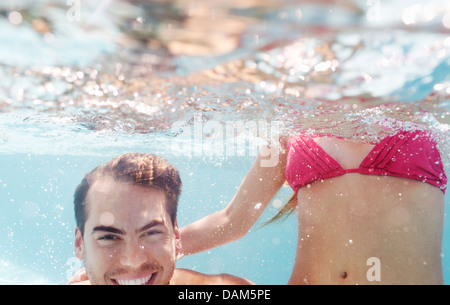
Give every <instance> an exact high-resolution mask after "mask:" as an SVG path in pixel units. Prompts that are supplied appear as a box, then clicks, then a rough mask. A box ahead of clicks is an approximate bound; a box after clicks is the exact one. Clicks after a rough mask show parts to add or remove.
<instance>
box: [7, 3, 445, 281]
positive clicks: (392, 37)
mask: <svg viewBox="0 0 450 305" xmlns="http://www.w3.org/2000/svg"><path fill="white" fill-rule="evenodd" d="M223 2H224V1H207V2H205V1H189V2H187V1H181V0H180V1H167V2H159V1H143V0H142V1H95V2H94V1H83V0H80V1H72V2H70V4H68V3H69V2H67V1H62V0H61V1H43V0H42V1H6V2H4V3H2V4H0V27H1V29H2V30H1V31H0V79H1V81H0V204H1V207H2V211H3V212H2V213H1V214H0V228H1V229H0V284H64V283H66V282H67V280H68V279H69V278H70V277H71V276H72V275H73V274H74V272H75V271H76V270H78V269H79V268H80V267H81V266H82V265H81V262H80V261H78V260H77V259H76V258H75V257H74V254H73V240H74V227H75V221H74V216H73V193H74V190H75V187H76V186H77V185H78V183H79V182H80V181H81V179H82V178H83V176H84V174H85V173H87V172H89V171H90V170H92V169H93V168H94V167H96V166H97V165H99V164H101V163H104V162H106V161H108V160H109V159H111V158H112V157H114V156H116V155H117V154H120V153H124V152H128V151H139V152H148V153H154V154H158V155H161V156H163V157H165V158H166V159H168V160H169V161H170V162H171V163H172V164H173V165H175V166H176V167H177V168H178V169H179V170H180V174H181V178H182V180H183V193H182V196H181V198H180V203H179V217H178V222H179V225H180V226H183V225H186V224H189V223H191V222H193V221H195V220H197V219H199V218H201V217H203V216H205V215H208V214H210V213H212V212H214V211H217V210H219V209H221V208H223V207H225V206H226V204H227V203H228V202H229V201H230V200H231V198H232V197H233V195H234V193H235V191H236V189H237V187H238V186H239V183H240V181H241V180H242V179H243V177H244V176H245V174H246V173H247V171H248V169H249V168H250V167H251V165H252V162H253V160H254V158H255V154H256V148H257V145H258V144H260V143H264V141H265V140H266V139H267V138H270V137H276V136H277V135H278V134H279V133H293V132H296V133H298V132H301V133H305V134H319V133H327V134H334V135H339V136H343V137H348V138H351V139H352V140H355V141H362V142H365V141H377V140H379V139H380V138H383V137H384V136H385V135H386V134H388V133H389V131H391V130H393V129H395V128H398V127H411V126H414V128H427V129H430V130H431V131H432V132H433V134H434V136H435V138H436V139H437V141H438V144H439V148H440V150H441V154H442V158H443V162H444V166H445V168H446V172H447V175H448V169H449V167H450V156H449V152H450V141H449V140H450V132H449V126H450V125H449V124H450V117H449V113H450V98H449V96H450V73H449V72H450V35H449V33H450V6H449V5H448V3H446V1H437V0H436V1H416V2H414V3H412V2H411V1H400V0H397V1H388V3H387V1H376V0H374V1H357V0H355V1H350V0H348V1H339V2H337V4H336V3H334V2H333V1H325V0H324V1H288V0H284V1H279V0H277V1H275V0H274V1H245V0H240V1H226V3H223ZM291 192H292V191H291V190H290V189H289V187H287V186H286V187H283V188H282V190H281V191H280V193H279V194H278V195H277V196H276V198H275V199H274V200H273V201H272V202H271V204H270V206H269V208H268V209H267V210H266V211H265V212H264V214H263V216H262V219H260V220H259V221H258V223H257V224H256V225H255V227H254V228H252V229H251V231H250V233H249V234H247V235H246V236H245V237H244V238H243V239H241V240H239V241H237V242H234V243H231V244H228V245H225V246H222V247H219V248H217V249H213V250H210V251H206V252H203V253H199V254H196V255H193V256H188V257H184V258H182V259H181V260H180V261H179V262H178V264H177V266H178V267H184V268H189V269H193V270H197V271H200V272H205V273H230V274H234V275H238V276H242V277H245V278H248V279H250V280H252V281H254V282H255V283H257V284H285V283H287V281H288V279H289V276H290V273H291V269H292V266H293V261H294V256H295V250H296V243H297V232H296V230H297V221H296V217H295V216H292V217H290V218H288V219H286V220H285V221H283V222H279V223H275V224H271V225H269V226H263V223H264V221H265V220H268V219H270V218H271V217H272V216H273V215H275V213H276V212H277V211H278V209H279V208H280V206H281V205H282V204H283V203H284V202H286V201H287V200H288V199H289V197H290V195H291ZM449 209H450V195H449V194H448V193H447V195H446V197H445V211H446V215H448V212H449ZM447 220H448V219H447V218H446V219H445V228H444V240H443V249H442V257H443V264H444V278H445V282H446V283H447V284H448V283H450V249H449V245H450V225H449V223H448V221H447Z"/></svg>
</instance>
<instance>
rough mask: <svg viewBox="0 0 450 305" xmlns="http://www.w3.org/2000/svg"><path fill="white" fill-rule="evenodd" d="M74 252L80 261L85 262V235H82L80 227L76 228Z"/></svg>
mask: <svg viewBox="0 0 450 305" xmlns="http://www.w3.org/2000/svg"><path fill="white" fill-rule="evenodd" d="M74 252H75V256H76V257H77V258H78V259H80V260H84V241H83V235H82V234H81V231H80V229H78V227H76V228H75V246H74Z"/></svg>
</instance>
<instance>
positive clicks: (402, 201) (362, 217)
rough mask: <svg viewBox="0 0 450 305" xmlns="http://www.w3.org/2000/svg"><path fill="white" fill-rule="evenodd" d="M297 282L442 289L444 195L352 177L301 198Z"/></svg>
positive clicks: (407, 183) (389, 180)
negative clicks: (439, 286) (440, 287)
mask: <svg viewBox="0 0 450 305" xmlns="http://www.w3.org/2000/svg"><path fill="white" fill-rule="evenodd" d="M297 210H298V217H299V236H298V246H297V255H296V261H295V265H294V270H293V273H292V276H291V279H290V282H289V283H290V284H442V283H443V276H442V265H441V243H442V226H443V218H444V217H443V215H444V196H443V193H442V191H441V190H439V189H438V188H436V187H434V186H432V185H430V184H427V183H424V182H420V181H416V180H411V179H406V178H397V177H388V176H368V175H361V174H358V173H349V174H345V175H343V176H340V177H336V178H333V179H327V180H324V181H317V182H314V183H312V184H311V185H309V186H307V187H303V188H301V189H300V191H299V193H298V207H297Z"/></svg>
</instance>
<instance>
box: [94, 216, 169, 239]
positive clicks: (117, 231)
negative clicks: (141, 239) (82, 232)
mask: <svg viewBox="0 0 450 305" xmlns="http://www.w3.org/2000/svg"><path fill="white" fill-rule="evenodd" d="M165 224H166V222H165V221H164V220H162V219H155V220H152V221H150V222H149V223H148V224H146V225H145V226H143V227H142V228H140V229H137V230H136V231H137V232H144V231H147V230H149V229H151V228H153V227H156V226H159V225H163V226H165ZM98 231H102V232H109V233H114V234H120V235H125V233H124V232H123V231H122V230H120V229H117V228H115V227H110V226H97V227H95V228H94V229H92V234H93V233H95V232H98Z"/></svg>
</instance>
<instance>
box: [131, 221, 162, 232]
mask: <svg viewBox="0 0 450 305" xmlns="http://www.w3.org/2000/svg"><path fill="white" fill-rule="evenodd" d="M159 225H163V226H165V225H166V222H165V221H164V220H162V219H155V220H152V221H150V222H149V223H148V224H146V225H145V226H143V227H142V228H140V229H138V230H137V232H144V231H147V230H148V229H151V228H153V227H156V226H159Z"/></svg>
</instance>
